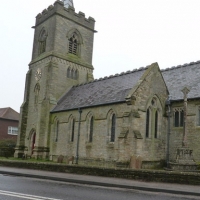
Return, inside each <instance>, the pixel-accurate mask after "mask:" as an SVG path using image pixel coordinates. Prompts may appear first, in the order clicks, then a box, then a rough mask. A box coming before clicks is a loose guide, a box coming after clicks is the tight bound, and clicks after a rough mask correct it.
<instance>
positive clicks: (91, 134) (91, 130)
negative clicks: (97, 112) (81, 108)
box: [89, 117, 94, 142]
mask: <svg viewBox="0 0 200 200" xmlns="http://www.w3.org/2000/svg"><path fill="white" fill-rule="evenodd" d="M93 128H94V117H91V119H90V132H89V142H92V140H93Z"/></svg>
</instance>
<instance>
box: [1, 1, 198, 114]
mask: <svg viewBox="0 0 200 200" xmlns="http://www.w3.org/2000/svg"><path fill="white" fill-rule="evenodd" d="M53 3H54V0H29V1H28V0H17V1H13V0H12V1H8V0H7V1H3V3H2V4H1V12H0V24H1V31H0V39H1V48H0V55H1V65H0V70H1V72H0V74H1V78H0V92H1V95H0V97H1V98H0V108H3V107H11V108H13V109H15V110H16V111H18V112H19V110H20V106H21V104H22V102H23V95H24V84H25V75H26V72H27V71H28V63H29V62H30V61H31V54H32V45H33V34H34V30H33V29H31V27H32V26H33V25H34V24H35V16H36V15H37V14H38V13H40V12H42V10H43V9H45V8H47V7H48V6H49V5H51V4H53ZM74 5H75V10H76V12H79V11H82V12H84V13H85V14H86V17H89V16H91V17H93V18H95V20H96V30H97V31H98V33H96V34H95V40H94V54H93V65H94V68H95V71H94V77H95V78H100V77H104V76H108V75H111V74H116V73H120V72H123V71H128V70H132V69H135V68H139V67H142V66H146V65H149V64H151V63H153V62H158V64H159V66H160V68H161V69H163V68H167V67H172V66H177V65H180V64H184V63H189V62H192V61H197V60H200V12H199V9H200V0H125V1H122V0H74Z"/></svg>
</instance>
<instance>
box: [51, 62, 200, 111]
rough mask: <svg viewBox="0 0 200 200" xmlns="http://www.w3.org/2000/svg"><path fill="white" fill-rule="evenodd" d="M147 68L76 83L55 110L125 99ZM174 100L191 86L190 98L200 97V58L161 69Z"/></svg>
mask: <svg viewBox="0 0 200 200" xmlns="http://www.w3.org/2000/svg"><path fill="white" fill-rule="evenodd" d="M147 68H148V66H147V67H146V68H140V69H138V70H133V71H128V72H126V73H121V74H116V75H114V76H109V77H104V78H101V79H98V80H94V81H92V82H90V83H86V84H83V85H78V86H74V87H72V88H71V90H69V91H68V92H67V93H66V94H65V95H64V96H63V97H62V98H61V99H60V100H59V102H58V104H57V106H55V108H54V109H53V110H52V112H59V111H65V110H71V109H77V108H79V107H80V108H81V107H82V108H83V107H91V106H97V105H104V104H111V103H117V102H125V97H126V95H127V94H128V92H129V91H130V89H132V88H133V87H134V86H135V84H136V83H137V82H138V80H139V79H140V78H141V76H142V75H143V73H144V71H145V69H147ZM161 72H162V75H163V78H164V80H165V82H166V85H167V87H168V90H169V93H170V96H171V100H182V99H183V93H182V92H181V90H182V89H183V88H184V87H188V88H189V89H190V92H189V94H188V98H189V99H193V98H200V61H197V62H192V63H189V64H184V65H179V66H177V67H171V68H167V69H164V70H161Z"/></svg>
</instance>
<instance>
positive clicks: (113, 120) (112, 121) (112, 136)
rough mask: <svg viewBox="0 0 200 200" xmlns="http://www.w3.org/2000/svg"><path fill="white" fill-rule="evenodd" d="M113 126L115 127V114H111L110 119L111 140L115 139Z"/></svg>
mask: <svg viewBox="0 0 200 200" xmlns="http://www.w3.org/2000/svg"><path fill="white" fill-rule="evenodd" d="M115 127H116V115H115V114H113V115H112V119H111V135H110V141H111V142H114V141H115Z"/></svg>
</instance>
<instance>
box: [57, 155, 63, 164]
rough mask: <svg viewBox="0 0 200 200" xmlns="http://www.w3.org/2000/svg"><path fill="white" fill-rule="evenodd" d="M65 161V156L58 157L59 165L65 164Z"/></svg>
mask: <svg viewBox="0 0 200 200" xmlns="http://www.w3.org/2000/svg"><path fill="white" fill-rule="evenodd" d="M63 159H64V156H63V155H60V156H59V157H58V160H57V163H63Z"/></svg>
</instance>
